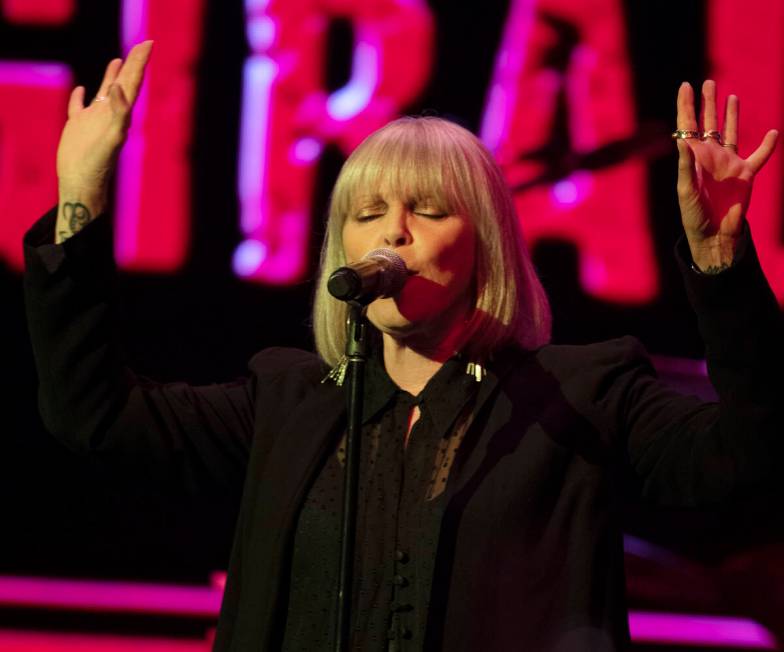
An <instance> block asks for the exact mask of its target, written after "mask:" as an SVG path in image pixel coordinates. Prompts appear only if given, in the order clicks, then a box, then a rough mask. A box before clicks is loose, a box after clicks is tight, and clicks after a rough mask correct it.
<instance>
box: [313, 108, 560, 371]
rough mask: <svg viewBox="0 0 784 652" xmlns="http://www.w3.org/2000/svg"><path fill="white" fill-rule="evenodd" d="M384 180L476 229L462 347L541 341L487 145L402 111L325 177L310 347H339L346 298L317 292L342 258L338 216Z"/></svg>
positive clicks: (525, 265)
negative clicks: (328, 181)
mask: <svg viewBox="0 0 784 652" xmlns="http://www.w3.org/2000/svg"><path fill="white" fill-rule="evenodd" d="M382 186H383V187H384V188H385V189H387V191H388V192H390V193H392V194H393V195H394V196H397V197H404V198H406V200H408V199H409V198H418V199H422V198H428V199H431V200H433V201H434V202H435V203H436V204H437V205H438V206H440V207H443V208H444V209H445V210H448V211H449V212H454V213H459V214H461V215H467V216H469V217H470V218H471V220H472V222H473V224H474V228H475V229H476V236H477V237H476V243H477V244H476V255H475V261H476V263H475V265H476V266H475V271H474V275H475V276H474V294H475V304H474V312H473V315H472V316H471V317H470V319H469V321H468V325H467V326H468V330H467V338H466V340H465V341H466V345H465V347H464V348H463V353H464V354H466V356H467V357H468V359H470V360H474V361H482V360H486V359H487V358H488V357H489V356H490V355H491V354H492V353H493V352H494V351H497V350H498V349H500V348H501V347H502V346H504V345H507V344H510V343H516V344H517V345H519V346H520V347H522V348H524V349H535V348H538V347H540V346H542V345H544V344H546V343H547V342H548V341H549V340H550V321H551V316H550V306H549V304H548V301H547V296H546V295H545V292H544V289H543V288H542V285H541V283H540V282H539V279H538V277H537V276H536V272H535V270H534V267H533V264H532V262H531V258H530V256H529V254H528V250H527V248H526V247H525V244H524V242H523V238H522V234H521V232H520V228H519V223H518V217H517V211H516V210H515V207H514V201H513V198H512V194H511V192H510V190H509V187H508V186H507V184H506V181H505V180H504V177H503V174H502V172H501V170H500V169H499V167H498V164H497V163H496V162H495V160H494V159H493V156H492V154H491V153H490V152H489V151H488V149H487V148H486V147H485V146H484V145H483V144H482V143H481V142H480V141H479V139H478V138H477V137H476V136H474V135H473V134H472V133H471V132H470V131H468V130H467V129H464V128H463V127H460V126H459V125H457V124H455V123H453V122H449V121H448V120H444V119H441V118H436V117H432V116H427V117H405V118H399V119H398V120H395V121H393V122H390V123H389V124H387V125H386V126H384V127H382V128H381V129H379V130H378V131H376V132H374V133H372V134H371V135H370V136H368V137H367V138H366V139H365V140H364V141H363V142H362V143H361V144H360V145H359V146H358V147H357V148H356V149H355V150H354V152H353V153H352V154H351V156H349V157H348V159H347V160H346V162H345V164H344V165H343V168H342V169H341V171H340V174H339V175H338V179H337V181H336V182H335V187H334V189H333V191H332V199H331V202H330V208H329V216H328V220H327V231H326V235H325V237H324V244H323V246H322V249H321V267H320V275H319V279H318V284H317V287H316V297H315V301H314V304H313V332H314V336H315V342H316V350H317V351H318V353H319V355H321V357H322V358H323V359H324V360H325V361H326V362H327V363H328V364H329V365H335V364H336V363H337V362H338V360H339V359H340V358H341V357H342V356H343V354H344V352H345V343H346V318H347V316H348V307H347V304H346V303H345V302H342V301H338V300H337V299H334V298H333V297H332V296H330V294H329V292H328V291H327V279H328V277H329V274H330V273H331V272H332V271H334V270H335V269H337V268H338V267H341V266H342V265H345V264H346V257H345V253H344V251H343V239H342V232H343V224H344V222H345V220H346V217H347V216H348V214H349V212H350V211H351V210H352V209H354V208H355V207H356V206H355V204H356V201H357V199H358V197H359V195H360V193H362V194H363V195H365V196H366V195H367V194H368V193H371V194H372V193H373V192H375V191H377V190H378V189H379V188H381V187H382Z"/></svg>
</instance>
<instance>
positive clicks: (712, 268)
mask: <svg viewBox="0 0 784 652" xmlns="http://www.w3.org/2000/svg"><path fill="white" fill-rule="evenodd" d="M729 268H730V264H729V263H721V264H720V265H709V266H708V267H706V268H705V269H703V270H702V273H703V274H713V275H715V274H721V273H722V272H723V271H724V270H725V269H729Z"/></svg>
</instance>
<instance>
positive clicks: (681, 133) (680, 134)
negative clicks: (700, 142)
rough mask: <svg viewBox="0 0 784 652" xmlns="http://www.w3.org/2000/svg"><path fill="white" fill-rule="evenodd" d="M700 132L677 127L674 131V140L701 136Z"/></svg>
mask: <svg viewBox="0 0 784 652" xmlns="http://www.w3.org/2000/svg"><path fill="white" fill-rule="evenodd" d="M699 137H700V132H699V131H693V130H691V129H677V130H676V131H673V132H672V139H673V140H685V139H686V138H699Z"/></svg>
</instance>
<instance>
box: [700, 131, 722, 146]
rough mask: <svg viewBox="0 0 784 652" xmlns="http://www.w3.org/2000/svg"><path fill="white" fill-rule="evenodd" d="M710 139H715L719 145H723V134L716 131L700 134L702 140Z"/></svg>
mask: <svg viewBox="0 0 784 652" xmlns="http://www.w3.org/2000/svg"><path fill="white" fill-rule="evenodd" d="M708 138H713V139H714V140H715V141H717V142H718V143H721V132H720V131H716V130H715V129H711V130H710V131H701V132H700V139H702V140H707V139H708Z"/></svg>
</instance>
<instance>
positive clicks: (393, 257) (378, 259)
mask: <svg viewBox="0 0 784 652" xmlns="http://www.w3.org/2000/svg"><path fill="white" fill-rule="evenodd" d="M407 278H408V269H406V264H405V263H404V262H403V259H402V258H401V257H400V256H398V255H397V254H396V253H395V252H394V251H392V250H391V249H373V251H369V252H368V253H366V254H365V255H364V256H363V257H362V260H360V261H359V262H357V263H351V264H350V265H346V266H345V267H339V268H338V269H336V270H335V271H334V272H332V274H331V275H330V277H329V279H328V280H327V290H329V293H330V294H331V295H332V296H333V297H335V298H336V299H339V300H341V301H356V302H357V303H360V304H362V305H367V304H369V303H371V302H373V301H375V300H376V299H378V298H379V297H388V296H391V295H393V294H395V292H397V291H399V290H400V289H401V288H402V287H403V286H404V285H405V283H406V279H407Z"/></svg>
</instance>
